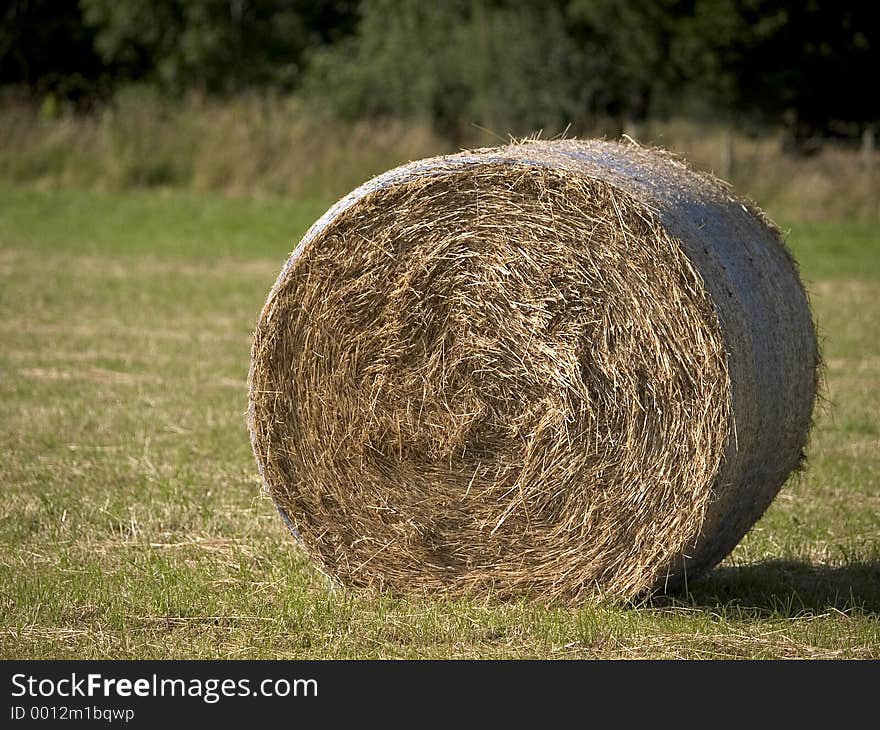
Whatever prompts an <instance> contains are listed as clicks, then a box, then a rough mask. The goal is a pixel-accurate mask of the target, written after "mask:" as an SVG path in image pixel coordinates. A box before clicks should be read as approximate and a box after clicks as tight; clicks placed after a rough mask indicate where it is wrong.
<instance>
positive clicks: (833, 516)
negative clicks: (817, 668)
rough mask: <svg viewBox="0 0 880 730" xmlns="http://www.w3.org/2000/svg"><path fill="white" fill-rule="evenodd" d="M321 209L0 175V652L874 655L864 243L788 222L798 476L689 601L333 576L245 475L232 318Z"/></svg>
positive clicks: (877, 362)
mask: <svg viewBox="0 0 880 730" xmlns="http://www.w3.org/2000/svg"><path fill="white" fill-rule="evenodd" d="M326 202H327V201H292V202H286V201H278V200H275V201H271V200H264V201H259V200H240V199H226V198H222V197H204V196H197V195H192V194H173V195H172V194H165V193H157V192H149V193H125V194H99V193H93V192H75V191H54V192H49V191H40V190H33V189H23V188H22V189H20V188H9V187H6V188H0V655H2V656H3V657H5V658H13V657H15V658H124V657H131V658H197V657H229V658H249V657H297V658H325V657H328V658H351V657H364V658H366V657H386V658H390V657H431V658H449V657H470V658H476V657H484V658H485V657H566V658H569V657H580V658H592V657H601V658H620V657H622V658H630V657H638V658H646V657H655V658H659V657H667V658H668V657H711V658H728V657H758V658H774V657H832V658H845V657H862V658H867V657H873V658H880V623H878V617H880V449H878V446H880V317H878V314H880V239H878V235H877V233H876V230H875V229H874V227H873V226H871V225H866V224H843V223H841V224H819V223H812V224H809V225H808V226H807V225H804V226H798V225H794V224H793V225H791V227H790V235H789V242H790V245H791V247H792V248H793V250H794V251H795V253H796V255H797V256H798V258H799V259H800V263H801V270H802V274H803V276H804V278H805V279H806V280H807V282H808V286H809V289H810V291H811V294H812V300H813V304H814V309H815V312H816V315H817V318H818V321H819V324H820V327H821V331H822V335H823V346H824V355H825V360H826V364H827V370H826V381H827V383H826V400H825V402H824V404H823V406H822V407H821V409H820V410H819V412H818V414H817V422H816V429H815V431H814V434H813V439H812V444H811V448H810V452H809V455H810V463H809V468H808V470H807V471H806V473H805V474H803V475H802V476H800V477H798V478H795V479H793V480H792V481H791V482H790V483H789V484H788V485H786V487H785V488H784V490H783V491H782V493H781V494H780V496H779V497H778V498H777V500H776V501H775V502H774V504H773V506H772V507H771V508H770V510H769V511H768V513H767V514H766V515H765V517H764V518H763V519H762V520H761V521H760V522H759V523H758V524H757V525H756V527H755V528H754V529H753V530H752V531H751V532H750V533H749V535H748V536H747V537H746V538H745V539H744V540H743V542H742V543H741V544H740V545H739V546H738V547H737V549H736V550H735V552H734V553H733V555H732V556H731V557H730V558H729V559H728V560H727V561H726V562H725V563H724V564H723V565H722V566H721V567H720V568H718V569H717V570H715V571H714V572H713V573H712V574H711V575H709V576H708V577H706V578H703V579H700V580H697V581H692V582H691V584H690V585H689V586H688V591H687V592H683V593H681V594H678V595H676V596H671V597H655V598H654V599H652V600H651V601H648V602H644V603H640V604H638V605H630V606H623V607H620V606H610V605H600V606H590V607H584V608H581V609H579V610H572V609H563V608H554V607H551V608H547V607H544V606H542V604H541V602H540V597H536V599H538V600H536V601H534V602H519V603H513V604H501V603H488V604H487V603H483V602H467V601H457V602H454V603H450V602H447V601H444V600H442V599H437V598H435V597H426V598H423V599H394V598H390V597H387V596H379V597H377V596H369V595H361V594H349V593H345V592H340V591H331V590H329V589H328V587H327V585H326V583H325V582H324V580H323V579H322V578H321V576H320V575H319V574H318V573H317V572H316V571H315V570H313V569H312V567H311V566H310V564H309V563H308V561H307V560H305V559H304V558H303V556H302V555H301V554H300V553H299V551H298V550H297V549H296V548H295V546H294V543H293V541H292V539H291V537H290V536H289V534H288V533H287V532H286V530H285V529H284V527H283V526H282V524H281V520H280V519H279V517H278V515H277V513H276V512H275V510H274V508H273V506H272V504H271V502H270V501H268V500H267V499H265V498H263V497H261V496H260V485H259V481H258V478H257V475H256V469H255V466H254V463H253V459H252V456H251V451H250V445H249V443H248V438H247V432H246V428H245V419H244V414H245V408H246V398H247V391H246V376H247V368H248V359H249V348H250V337H251V330H252V326H253V324H254V322H255V319H256V316H257V313H258V312H259V309H260V307H261V305H262V303H263V301H264V298H265V296H266V294H267V292H268V290H269V287H270V286H271V284H272V282H273V281H274V279H275V277H276V275H277V273H278V271H279V269H280V267H281V265H282V263H283V261H284V259H285V258H286V255H287V252H288V251H289V250H290V249H291V248H292V247H293V245H294V244H295V242H296V240H297V239H298V237H299V236H300V234H301V233H302V232H303V230H304V229H305V227H306V226H307V225H308V224H309V223H310V222H311V221H312V220H314V219H315V218H316V217H317V216H318V215H319V214H320V213H321V212H322V211H323V209H324V207H325V204H326Z"/></svg>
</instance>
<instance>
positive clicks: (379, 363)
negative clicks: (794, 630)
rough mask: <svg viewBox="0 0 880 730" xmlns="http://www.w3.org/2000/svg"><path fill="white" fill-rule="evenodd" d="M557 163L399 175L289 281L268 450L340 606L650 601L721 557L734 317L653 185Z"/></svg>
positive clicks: (255, 404) (509, 161) (366, 196)
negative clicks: (427, 600) (378, 600)
mask: <svg viewBox="0 0 880 730" xmlns="http://www.w3.org/2000/svg"><path fill="white" fill-rule="evenodd" d="M617 148H618V146H616V145H606V146H604V147H596V146H595V143H594V147H593V148H592V149H594V150H601V151H602V154H605V153H606V152H608V150H609V149H610V150H611V151H612V152H614V153H615V154H623V153H622V152H619V150H618V149H617ZM562 149H563V151H564V150H565V149H567V148H562ZM571 149H573V150H574V151H576V152H583V151H584V150H585V149H587V148H577V147H572V148H571ZM559 154H560V148H558V147H557V148H554V147H552V143H551V144H550V146H548V147H542V146H541V145H537V146H535V145H522V146H516V147H511V148H505V149H502V150H486V151H479V152H477V153H465V154H463V155H459V156H457V157H451V158H438V159H437V160H431V161H423V162H421V163H413V164H411V165H410V166H407V167H404V168H402V169H399V170H396V171H392V172H391V173H388V174H386V175H385V176H382V177H380V178H378V179H377V180H375V181H372V182H371V183H368V184H367V185H365V186H363V187H362V188H360V189H359V190H358V191H355V192H354V193H353V194H352V195H350V196H349V197H348V198H346V199H344V200H343V201H341V202H340V203H339V204H337V206H336V207H334V208H333V209H331V210H330V211H329V212H328V214H327V215H325V216H324V218H322V219H321V220H320V221H319V222H318V223H316V225H315V226H314V227H313V228H312V229H311V231H310V232H309V233H308V234H307V235H306V237H305V238H304V239H303V241H302V242H301V244H300V246H299V247H298V248H297V250H296V251H295V252H294V254H293V255H292V257H291V259H290V261H289V262H288V265H287V266H286V267H285V268H284V270H283V271H282V273H281V276H280V277H279V279H278V281H277V282H276V285H275V287H274V288H273V290H272V292H271V294H270V296H269V299H268V301H267V302H266V305H265V307H264V309H263V311H262V314H261V316H260V319H259V322H258V325H257V330H256V334H255V341H254V348H253V357H252V365H251V377H250V411H249V422H250V428H251V435H252V441H253V446H254V452H255V454H256V458H257V462H258V465H259V467H260V470H261V473H262V475H263V478H264V481H265V484H266V486H267V489H268V491H269V492H270V494H271V495H272V497H273V499H274V500H275V502H276V504H277V505H278V507H279V510H280V511H281V512H282V515H283V516H285V518H286V519H288V520H289V521H290V523H291V525H292V526H293V528H294V533H295V534H296V535H297V536H298V537H299V539H300V540H301V541H302V543H303V544H304V545H305V547H306V548H307V550H308V551H309V553H310V554H311V555H312V556H313V558H314V559H315V560H316V561H317V563H318V564H319V565H320V566H321V568H322V569H323V570H324V571H325V572H326V573H328V574H330V575H331V576H333V577H334V578H336V579H337V580H338V581H340V582H341V583H342V584H344V585H349V586H357V587H369V588H375V589H380V590H390V591H392V592H395V593H406V594H413V593H426V592H431V593H433V592H437V591H442V592H444V593H446V594H448V595H470V596H473V595H490V594H491V595H493V596H497V597H499V598H508V597H522V596H526V597H531V598H538V599H540V600H562V601H567V602H576V601H580V600H584V599H586V598H595V597H615V598H621V597H622V598H628V597H633V596H636V595H639V594H641V593H644V592H645V591H647V590H650V589H651V588H652V587H655V586H657V585H658V584H662V583H664V582H665V581H666V580H667V579H668V578H669V577H670V576H671V577H672V578H673V580H674V579H675V578H676V576H675V575H674V573H675V571H676V568H675V567H674V566H676V565H678V564H680V563H681V561H682V559H683V558H682V556H684V555H687V556H691V557H692V556H693V554H694V552H695V550H696V549H697V548H698V547H699V545H700V544H701V542H702V543H703V544H707V541H706V535H705V534H704V532H705V531H704V527H705V525H706V523H707V520H708V521H709V522H712V523H713V524H714V523H715V522H717V521H718V520H717V518H716V517H715V516H714V515H713V514H712V505H713V503H715V502H717V501H718V500H719V495H720V494H721V493H722V492H724V493H725V494H727V493H729V492H730V485H729V484H727V483H725V484H721V483H720V481H723V480H725V479H726V480H727V481H729V477H730V475H729V474H727V475H725V464H726V462H729V461H731V459H734V461H735V458H734V456H732V454H733V453H734V452H732V448H733V447H732V446H731V443H732V441H731V438H732V433H733V431H734V429H733V424H734V422H735V420H736V414H735V413H734V409H735V408H736V407H737V404H738V403H739V400H741V398H739V396H740V394H739V393H738V392H737V393H736V394H735V393H734V390H737V389H738V385H737V383H736V382H735V381H736V378H735V377H733V378H732V374H731V372H730V370H729V367H728V356H729V350H730V345H731V342H735V340H736V337H733V338H731V336H729V335H728V333H727V332H726V331H725V327H727V326H728V324H729V321H732V320H731V319H730V318H729V317H727V316H725V314H724V307H725V306H726V303H725V302H719V301H717V299H718V292H717V289H718V287H717V286H716V287H715V288H714V290H713V287H712V286H709V285H707V282H706V279H705V276H706V272H707V271H708V270H709V269H708V268H707V267H706V266H705V265H701V263H700V261H699V260H698V257H696V256H695V254H694V250H695V247H694V242H693V241H691V242H689V243H688V242H686V241H683V240H682V233H681V230H676V226H675V225H671V224H670V221H669V220H666V219H665V218H664V215H663V210H662V207H661V208H658V207H657V206H656V205H655V203H656V201H655V200H651V199H649V198H650V196H647V195H646V194H645V193H644V188H643V187H640V185H642V183H638V184H636V185H633V186H628V185H627V184H626V183H625V181H624V183H621V180H620V177H621V175H623V177H624V178H626V176H627V175H628V174H629V173H627V172H626V171H625V170H624V171H623V172H621V169H620V168H619V166H614V165H609V164H607V160H606V161H603V160H601V159H599V158H598V157H597V158H596V160H594V161H593V162H590V163H589V164H586V163H585V162H584V160H577V159H576V157H573V156H571V155H569V154H568V153H565V154H566V155H567V156H565V155H564V156H563V157H559ZM626 154H629V153H626ZM639 154H642V153H639ZM572 160H574V162H572ZM657 160H660V162H659V163H658V162H657ZM655 163H656V164H660V165H661V168H662V166H663V165H666V164H669V165H671V164H677V163H673V162H671V161H669V162H666V161H665V158H662V157H659V156H658V157H657V158H656V159H653V158H652V164H655ZM601 170H607V171H609V173H608V174H599V173H598V172H597V171H601ZM673 187H675V186H673ZM725 194H726V191H725ZM712 196H717V190H715V188H713V190H712ZM713 200H714V198H713ZM752 217H753V218H754V219H755V220H756V221H757V220H758V219H757V217H755V216H752ZM760 225H764V226H765V227H766V225H765V224H764V223H760ZM768 230H769V229H768ZM774 239H775V233H774ZM707 250H708V249H707ZM701 269H702V270H701ZM733 375H734V376H735V375H736V373H734V374H733ZM810 398H812V395H811V396H810ZM796 438H801V439H803V438H805V434H797V435H796ZM728 471H729V470H728ZM780 484H781V482H780ZM778 486H779V485H776V489H778ZM774 494H775V492H774ZM722 501H723V500H722ZM754 519H757V517H754ZM722 521H723V520H722ZM749 524H751V523H749ZM720 529H721V528H717V529H716V528H715V527H713V530H716V531H717V530H720ZM746 529H747V528H746ZM740 536H741V535H739V536H737V537H736V539H737V540H738V539H739V537H740ZM728 541H729V540H728ZM709 542H711V541H709ZM722 542H724V541H722ZM730 547H732V545H731V546H730ZM720 549H724V546H721V545H720V544H719V545H715V547H714V548H712V550H714V551H715V552H718V550H720ZM726 549H728V550H729V549H730V548H729V547H728V548H726ZM712 550H709V551H708V552H709V553H711V552H712ZM703 559H704V562H707V563H708V562H712V560H716V561H717V559H720V558H716V557H715V556H714V554H713V555H712V556H709V557H707V556H706V555H704V556H703Z"/></svg>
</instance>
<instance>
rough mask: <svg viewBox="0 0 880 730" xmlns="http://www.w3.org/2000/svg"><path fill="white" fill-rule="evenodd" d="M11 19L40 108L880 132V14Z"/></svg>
mask: <svg viewBox="0 0 880 730" xmlns="http://www.w3.org/2000/svg"><path fill="white" fill-rule="evenodd" d="M0 20H2V25H0V84H17V85H20V86H23V87H25V88H27V89H29V90H30V91H31V92H32V93H34V94H35V95H36V96H38V97H39V96H43V95H45V94H46V93H51V94H53V95H55V96H57V97H61V98H73V99H76V98H79V97H86V98H89V97H95V96H98V95H100V94H102V93H104V92H106V91H108V90H110V89H112V88H113V87H114V86H118V85H120V84H124V83H129V82H147V83H150V84H153V85H154V86H156V87H157V88H158V89H159V90H160V91H161V92H163V93H172V94H177V93H179V92H182V91H186V90H190V89H195V90H197V91H200V92H203V93H208V94H225V93H228V92H235V91H240V90H242V89H245V88H248V89H252V88H257V89H262V90H281V91H285V92H287V91H297V93H301V94H302V93H305V95H306V96H307V97H308V98H309V99H310V100H312V101H315V102H320V103H322V104H323V106H325V107H328V108H330V109H331V110H332V111H334V112H335V113H337V114H339V115H341V116H343V117H347V118H349V119H354V118H357V119H360V118H363V117H365V116H366V117H379V118H381V117H396V118H401V117H403V118H413V117H415V118H419V119H423V120H428V121H430V122H431V123H432V124H433V125H434V127H435V129H437V130H438V131H440V132H441V133H443V134H444V135H446V136H447V137H449V138H451V139H452V140H453V141H455V142H459V141H461V140H462V138H463V136H464V132H465V131H466V130H468V129H469V128H471V127H472V126H481V127H486V128H488V129H490V130H493V131H495V132H496V133H498V134H499V135H500V136H502V137H503V136H505V134H506V133H514V134H523V133H528V132H532V131H535V130H538V129H543V130H544V132H545V134H547V133H553V132H558V131H561V130H562V129H564V128H565V127H566V126H567V125H568V124H573V125H574V127H575V130H577V129H578V128H579V126H581V125H580V123H581V122H582V121H584V120H589V121H590V122H591V123H592V124H593V126H594V127H595V122H596V120H597V119H611V120H616V123H617V124H618V125H625V124H626V123H627V122H638V121H640V120H642V119H645V118H647V117H651V116H661V117H662V116H668V115H691V116H694V115H696V116H700V117H712V118H715V119H731V118H735V119H736V120H737V121H746V120H749V119H750V120H754V121H756V122H759V123H768V122H769V123H774V124H778V123H781V122H782V123H785V124H786V125H787V126H788V128H789V130H790V132H791V133H792V134H791V136H792V139H794V140H795V141H796V142H798V145H799V146H801V147H803V144H802V141H803V140H805V139H807V138H809V137H810V136H811V135H815V134H817V133H818V134H820V135H824V136H827V135H828V134H835V133H842V134H845V135H856V134H858V132H859V131H860V129H861V128H862V127H863V126H864V125H866V124H870V123H876V122H877V120H878V118H880V94H877V93H876V92H875V90H874V86H876V78H875V76H876V70H877V68H878V49H880V5H878V4H877V3H868V2H859V1H858V0H805V1H804V2H798V3H791V2H787V1H786V0H654V1H653V2H643V3H627V2H620V1H619V0H547V1H546V2H541V1H539V0H447V1H446V2H440V3H428V2H420V1H419V0H79V2H76V0H54V1H52V2H50V1H49V0H11V2H9V3H7V5H6V9H5V10H2V11H0ZM618 131H619V130H618Z"/></svg>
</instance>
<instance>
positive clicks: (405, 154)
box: [0, 89, 880, 221]
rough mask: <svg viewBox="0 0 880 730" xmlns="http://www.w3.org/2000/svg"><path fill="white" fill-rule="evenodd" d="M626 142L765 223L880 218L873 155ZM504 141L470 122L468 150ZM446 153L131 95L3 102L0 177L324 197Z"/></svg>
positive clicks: (377, 128) (391, 131)
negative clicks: (668, 155) (91, 103)
mask: <svg viewBox="0 0 880 730" xmlns="http://www.w3.org/2000/svg"><path fill="white" fill-rule="evenodd" d="M602 129H603V126H602V125H601V124H598V123H597V125H596V127H595V129H582V130H579V136H592V135H597V136H602V134H603V133H602ZM636 136H637V138H638V140H639V141H640V142H642V143H648V144H660V145H662V146H664V147H667V148H669V149H672V150H674V151H676V152H679V153H681V154H683V155H684V156H686V157H687V158H688V159H690V160H691V161H692V162H693V163H694V164H696V165H697V166H699V167H703V168H705V169H710V170H713V171H715V172H716V173H718V174H720V175H721V176H723V177H726V178H728V179H730V180H731V182H732V183H733V184H734V186H735V187H736V188H737V190H738V191H739V192H741V193H743V194H745V195H748V196H749V197H751V198H753V199H754V200H756V201H757V202H758V203H760V204H761V206H762V207H764V208H765V209H767V210H768V211H769V212H770V213H771V214H773V215H774V216H777V217H780V218H783V219H788V220H823V219H826V220H827V219H841V218H844V219H846V218H849V219H857V220H870V221H873V220H880V155H878V156H875V157H876V159H875V160H874V164H873V170H871V169H869V166H867V165H865V164H864V160H863V159H862V156H861V155H860V153H859V151H858V150H857V149H850V148H844V147H842V146H840V145H833V144H828V145H825V146H824V147H823V148H822V150H821V151H820V152H819V153H817V154H816V155H814V156H812V157H806V158H805V157H799V156H794V155H790V154H786V153H784V152H783V150H782V135H781V134H775V133H767V134H764V135H762V136H758V137H754V136H749V135H746V134H743V133H741V132H738V131H736V130H734V131H731V130H729V129H725V128H724V127H722V126H717V125H716V126H712V125H701V124H696V123H693V122H684V121H675V122H664V123H658V122H655V123H651V124H649V125H645V126H644V127H643V128H642V129H641V130H638V132H637V133H636ZM504 138H505V133H504V130H494V131H493V132H492V133H489V132H486V131H484V130H481V129H479V128H477V127H476V126H475V127H473V130H472V134H471V136H470V138H469V139H467V140H466V141H465V143H466V144H467V145H469V146H480V145H491V144H497V143H498V142H499V140H504ZM452 151H455V145H453V143H451V142H450V141H449V140H446V139H444V138H442V137H441V136H439V135H438V134H436V133H435V132H434V131H433V130H432V129H431V127H430V125H429V124H428V123H424V122H418V121H401V120H384V121H377V120H369V121H367V120H365V121H361V122H357V123H348V122H342V121H339V120H336V119H331V118H328V117H327V116H326V115H325V114H323V113H321V112H319V111H317V110H315V109H313V108H311V107H310V106H309V105H308V104H307V102H305V101H304V100H302V99H298V98H292V97H274V98H272V97H269V98H267V97H260V96H256V95H254V96H240V97H237V98H234V99H227V100H223V101H219V100H206V99H202V98H198V97H189V98H186V99H183V100H177V101H174V100H169V99H166V98H161V97H159V96H156V95H155V94H152V93H151V92H149V91H148V90H144V89H129V90H127V91H124V92H122V93H120V94H119V95H118V96H117V98H116V99H115V100H114V101H113V103H112V104H110V105H108V106H106V107H104V108H102V109H100V110H97V111H95V112H93V113H91V114H87V115H82V114H74V113H72V112H70V111H65V110H61V111H59V110H57V109H55V108H46V107H44V108H42V109H41V108H38V107H35V106H32V105H28V104H25V103H21V102H15V101H13V100H10V99H4V100H2V103H0V180H2V181H5V182H8V183H24V184H35V185H40V186H47V187H61V186H65V187H66V186H71V187H87V188H96V189H109V190H119V189H127V188H136V187H170V188H188V189H193V190H202V191H218V192H222V193H227V194H233V195H261V196H267V195H268V196H300V197H311V198H321V199H332V198H335V197H338V196H340V195H342V194H344V193H345V192H347V191H349V190H351V189H352V188H353V187H355V186H356V185H357V184H359V183H361V182H363V181H364V180H366V179H367V178H369V177H371V176H373V175H375V174H378V173H379V172H382V171H384V170H386V169H388V168H389V167H392V166H394V165H396V164H399V163H402V162H405V161H408V160H412V159H418V158H420V157H428V156H432V155H436V154H440V153H444V152H452ZM731 152H732V155H731Z"/></svg>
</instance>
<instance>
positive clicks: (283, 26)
mask: <svg viewBox="0 0 880 730" xmlns="http://www.w3.org/2000/svg"><path fill="white" fill-rule="evenodd" d="M80 5H81V7H82V11H83V19H84V21H85V23H86V24H87V25H89V26H91V27H94V28H95V29H96V35H95V48H96V49H97V51H98V53H100V55H101V58H102V59H103V60H104V61H105V62H106V63H107V64H109V65H112V66H115V67H117V68H119V69H120V70H121V72H122V74H123V75H124V76H125V77H128V78H131V79H140V78H147V79H150V80H153V81H155V82H157V83H158V84H159V85H160V86H161V87H162V88H164V89H167V90H172V91H180V90H183V89H186V88H191V87H195V88H197V89H201V90H204V91H213V92H217V91H219V92H225V91H231V90H235V89H239V88H242V87H245V86H250V85H267V84H268V85H275V86H279V87H282V88H285V87H286V88H290V87H293V86H295V85H296V84H297V82H298V81H299V77H300V74H301V71H302V63H303V56H304V53H305V51H306V50H307V49H308V48H309V47H311V46H312V45H317V44H320V43H325V42H328V41H330V40H332V39H334V38H336V37H338V36H339V35H340V34H344V33H345V32H346V31H347V29H348V28H350V26H351V23H352V19H353V17H354V9H355V8H354V5H355V4H354V2H352V1H351V0H335V1H328V0H308V1H306V2H295V1H294V0H202V1H201V2H191V1H189V0H150V1H149V2H123V1H120V0H80Z"/></svg>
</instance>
